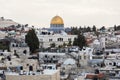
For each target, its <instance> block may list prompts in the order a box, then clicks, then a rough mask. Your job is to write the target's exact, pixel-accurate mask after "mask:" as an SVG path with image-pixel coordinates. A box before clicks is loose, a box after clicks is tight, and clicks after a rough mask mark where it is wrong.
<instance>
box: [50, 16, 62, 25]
mask: <svg viewBox="0 0 120 80" xmlns="http://www.w3.org/2000/svg"><path fill="white" fill-rule="evenodd" d="M50 24H64V22H63V19H62V18H61V17H60V16H55V17H53V18H52V20H51V23H50Z"/></svg>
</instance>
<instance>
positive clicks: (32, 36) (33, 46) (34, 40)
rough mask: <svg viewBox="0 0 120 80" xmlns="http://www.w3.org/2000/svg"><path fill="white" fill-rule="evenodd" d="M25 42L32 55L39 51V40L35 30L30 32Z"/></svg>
mask: <svg viewBox="0 0 120 80" xmlns="http://www.w3.org/2000/svg"><path fill="white" fill-rule="evenodd" d="M25 42H26V43H27V45H28V46H29V48H30V52H31V54H33V53H34V52H35V51H36V50H37V49H39V40H38V37H37V35H36V33H35V30H34V29H31V30H29V31H28V33H27V35H26V36H25Z"/></svg>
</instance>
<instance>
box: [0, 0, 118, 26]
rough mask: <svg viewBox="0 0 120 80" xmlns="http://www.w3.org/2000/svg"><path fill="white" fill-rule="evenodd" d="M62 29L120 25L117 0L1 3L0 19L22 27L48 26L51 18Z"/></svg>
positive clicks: (11, 0)
mask: <svg viewBox="0 0 120 80" xmlns="http://www.w3.org/2000/svg"><path fill="white" fill-rule="evenodd" d="M55 15H59V16H61V17H62V18H63V20H64V23H65V27H69V26H84V25H86V26H88V25H89V26H92V25H96V26H98V27H101V26H102V25H104V26H107V27H110V26H113V25H114V24H117V25H118V24H120V0H0V16H4V17H5V18H10V19H13V20H14V21H16V22H19V23H22V24H26V23H28V24H30V25H35V26H40V27H49V24H50V21H51V19H52V17H54V16H55Z"/></svg>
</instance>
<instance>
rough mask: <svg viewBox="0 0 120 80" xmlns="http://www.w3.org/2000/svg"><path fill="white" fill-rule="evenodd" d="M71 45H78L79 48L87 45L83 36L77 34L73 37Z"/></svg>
mask: <svg viewBox="0 0 120 80" xmlns="http://www.w3.org/2000/svg"><path fill="white" fill-rule="evenodd" d="M73 45H74V46H79V47H80V48H81V49H82V48H83V46H87V44H86V39H85V37H84V36H83V35H81V34H79V35H78V37H77V38H75V39H74V42H73Z"/></svg>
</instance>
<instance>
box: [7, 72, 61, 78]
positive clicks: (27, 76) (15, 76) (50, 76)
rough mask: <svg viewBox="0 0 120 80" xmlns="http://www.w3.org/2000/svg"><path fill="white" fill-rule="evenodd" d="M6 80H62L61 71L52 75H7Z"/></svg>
mask: <svg viewBox="0 0 120 80" xmlns="http://www.w3.org/2000/svg"><path fill="white" fill-rule="evenodd" d="M6 80H60V74H59V71H58V72H57V73H55V74H52V75H44V74H42V75H6Z"/></svg>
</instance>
